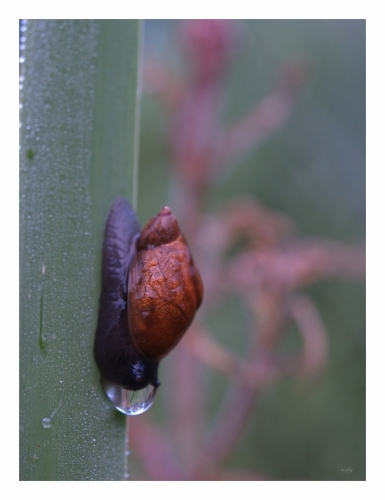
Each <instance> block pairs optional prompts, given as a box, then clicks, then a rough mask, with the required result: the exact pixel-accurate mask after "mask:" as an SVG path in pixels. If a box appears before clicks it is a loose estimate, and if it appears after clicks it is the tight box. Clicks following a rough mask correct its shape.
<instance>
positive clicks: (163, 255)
mask: <svg viewBox="0 0 385 500" xmlns="http://www.w3.org/2000/svg"><path fill="white" fill-rule="evenodd" d="M136 248H137V253H136V254H135V255H134V257H133V259H132V261H131V265H130V269H129V273H128V304H129V307H128V328H129V331H130V332H131V336H132V339H133V341H134V343H135V345H136V347H137V349H138V351H140V352H141V353H142V354H143V356H144V357H145V358H146V359H148V360H151V361H153V362H158V361H159V360H160V359H162V358H163V357H164V356H166V354H168V353H169V352H170V351H171V350H172V349H173V348H174V347H175V346H176V344H177V343H178V342H179V340H180V339H181V338H182V336H183V334H184V333H185V332H186V330H187V328H188V327H189V326H190V324H191V322H192V320H193V318H194V315H195V312H196V310H197V309H198V307H199V306H200V304H201V302H202V298H203V284H202V280H201V277H200V274H199V272H198V270H197V269H196V267H195V264H194V261H193V258H192V255H191V252H190V250H189V247H188V245H187V242H186V240H185V238H184V236H183V234H182V232H181V230H180V228H179V225H178V222H177V220H176V218H175V217H174V215H173V213H172V212H171V210H170V209H169V208H168V207H164V208H163V210H161V211H160V212H159V213H158V215H157V216H156V217H154V218H152V219H151V220H150V221H149V222H148V223H147V224H146V226H145V227H144V228H143V230H142V232H141V234H140V236H139V239H138V240H137V243H136Z"/></svg>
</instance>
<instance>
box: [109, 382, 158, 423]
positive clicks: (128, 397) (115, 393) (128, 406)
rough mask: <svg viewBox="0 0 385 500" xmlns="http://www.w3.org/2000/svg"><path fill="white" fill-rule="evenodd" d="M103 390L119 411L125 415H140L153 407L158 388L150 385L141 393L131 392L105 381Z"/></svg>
mask: <svg viewBox="0 0 385 500" xmlns="http://www.w3.org/2000/svg"><path fill="white" fill-rule="evenodd" d="M103 389H104V390H105V392H106V394H107V396H108V398H109V399H110V400H111V401H112V403H113V405H114V406H115V408H116V409H117V410H119V411H121V412H122V413H124V414H125V415H139V414H140V413H143V412H145V411H146V410H148V409H149V408H150V407H151V405H152V403H153V401H154V397H155V393H156V389H157V388H156V387H154V386H152V385H148V386H147V387H145V388H144V389H141V390H139V391H130V390H127V389H123V388H122V387H120V386H119V385H115V384H112V383H111V382H107V381H105V382H104V383H103Z"/></svg>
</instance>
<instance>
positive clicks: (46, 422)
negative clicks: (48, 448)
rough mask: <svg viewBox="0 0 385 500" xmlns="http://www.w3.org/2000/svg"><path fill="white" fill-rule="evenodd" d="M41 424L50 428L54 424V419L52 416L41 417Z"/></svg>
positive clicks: (45, 427)
mask: <svg viewBox="0 0 385 500" xmlns="http://www.w3.org/2000/svg"><path fill="white" fill-rule="evenodd" d="M41 425H42V426H43V427H44V429H49V428H50V427H51V425H52V419H51V417H44V418H42V419H41Z"/></svg>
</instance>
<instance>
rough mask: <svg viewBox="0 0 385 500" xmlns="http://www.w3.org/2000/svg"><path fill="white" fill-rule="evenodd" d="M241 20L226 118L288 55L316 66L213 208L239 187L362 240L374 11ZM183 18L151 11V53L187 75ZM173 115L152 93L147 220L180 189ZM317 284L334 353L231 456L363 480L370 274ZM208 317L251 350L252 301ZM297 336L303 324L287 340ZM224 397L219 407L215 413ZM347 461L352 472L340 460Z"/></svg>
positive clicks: (341, 236) (303, 226)
mask: <svg viewBox="0 0 385 500" xmlns="http://www.w3.org/2000/svg"><path fill="white" fill-rule="evenodd" d="M239 24H240V30H239V36H238V41H237V48H236V53H235V57H234V59H233V61H232V63H231V64H229V67H228V73H227V75H226V78H225V79H224V87H223V117H224V120H225V122H226V123H227V124H231V123H234V121H236V120H238V119H239V118H240V117H241V116H242V115H243V114H245V113H247V112H248V110H249V109H250V107H251V106H252V105H253V104H254V102H255V101H257V100H259V99H262V98H263V97H265V96H266V95H267V94H268V92H269V89H270V88H271V86H272V85H273V82H274V78H275V77H276V75H277V73H278V70H279V68H280V66H281V64H282V63H284V62H285V61H287V60H290V59H292V58H297V57H304V58H306V59H307V60H308V61H309V63H310V64H311V68H312V74H311V78H310V81H309V83H308V84H307V85H306V87H305V88H304V90H303V92H302V93H301V96H300V100H299V103H298V106H297V108H296V109H295V111H294V112H293V114H292V115H291V117H290V118H289V120H288V121H287V123H286V124H285V126H283V127H282V128H281V129H280V130H278V131H277V133H276V134H275V135H274V136H272V137H270V138H269V140H267V141H266V142H264V143H263V144H262V145H261V146H259V147H258V148H255V149H253V150H252V151H251V152H250V153H249V154H247V155H245V156H244V157H243V158H240V159H239V161H237V162H236V163H234V164H232V165H229V166H228V168H227V169H226V170H224V171H223V173H222V175H221V176H220V178H218V179H217V184H216V186H215V187H214V188H213V190H212V191H211V192H210V194H209V197H208V199H207V209H208V210H209V211H213V212H214V211H215V210H217V208H219V207H221V206H222V205H223V204H225V203H226V201H227V200H229V199H230V198H231V197H233V196H235V195H240V194H249V195H252V196H254V197H256V198H257V199H258V200H260V201H262V202H264V203H265V204H266V205H267V206H268V207H270V208H272V209H275V210H281V211H282V212H285V213H286V214H288V215H289V216H291V217H292V218H293V220H294V221H295V223H296V224H297V225H298V227H299V230H300V234H301V235H303V236H320V237H323V238H329V239H334V240H336V241H340V242H345V243H363V241H364V238H365V21H363V20H272V21H270V20H260V21H257V20H248V21H243V22H240V23H239ZM177 25H178V22H177V21H147V22H146V23H145V57H151V58H153V57H154V56H156V57H157V58H158V59H160V61H163V62H164V63H165V64H166V65H168V66H169V67H170V68H171V69H172V70H173V71H175V72H182V73H183V74H185V75H187V74H188V68H187V67H186V61H184V58H183V54H182V53H181V47H180V46H179V42H178V39H177V37H176V33H177ZM165 123H166V116H165V114H164V112H163V110H162V109H161V107H160V106H159V104H158V102H157V101H156V99H155V98H154V97H151V96H146V95H144V97H143V103H142V127H141V130H142V131H141V153H140V174H139V206H138V212H139V217H140V219H141V222H142V223H144V222H145V221H147V220H148V219H149V218H150V217H151V216H153V215H154V214H155V213H156V212H157V211H158V210H159V209H160V208H161V207H163V206H164V205H165V204H167V203H170V200H172V190H173V183H172V174H171V172H172V171H171V168H170V166H171V162H172V159H171V156H170V151H169V147H168V142H167V141H168V137H167V129H166V127H165ZM307 292H308V293H309V294H310V296H311V297H312V299H313V300H314V302H315V303H316V305H317V307H318V309H319V311H320V314H321V316H322V319H323V321H324V323H325V326H326V328H327V331H328V334H329V344H330V356H329V365H328V367H327V369H326V371H325V373H324V374H323V376H322V377H320V378H319V379H318V380H316V381H308V382H301V383H300V382H298V381H296V380H287V381H283V382H282V383H280V384H278V385H276V386H274V387H271V388H270V389H269V390H267V391H266V392H265V393H264V394H263V397H262V398H261V399H260V400H259V401H258V404H257V405H256V407H255V411H254V413H253V415H252V417H251V418H250V420H249V422H248V426H247V428H246V429H245V432H244V435H243V437H242V440H241V441H240V442H239V444H238V447H237V449H236V450H235V452H234V454H233V456H232V459H231V464H228V465H231V466H233V467H234V468H245V469H249V470H251V471H253V472H255V473H260V474H266V475H268V476H271V477H273V478H276V479H281V480H289V479H302V480H364V479H365V474H366V472H365V466H366V465H365V285H364V283H358V284H357V283H347V282H338V281H336V280H333V281H329V282H323V283H318V284H316V285H314V286H312V287H310V288H309V289H308V290H307ZM208 324H209V325H210V328H211V329H213V331H214V335H215V336H216V337H217V338H218V339H220V341H221V342H223V343H224V344H225V345H228V346H230V347H232V348H234V349H235V350H237V351H238V352H239V351H242V345H241V343H242V342H243V340H244V336H242V335H239V331H240V330H242V327H244V326H246V325H247V317H246V313H245V310H244V307H243V306H242V305H241V304H236V301H234V303H232V304H231V307H229V305H228V304H227V305H226V304H224V305H223V307H221V308H220V310H218V311H213V315H212V317H211V318H209V319H208ZM237 342H238V345H237ZM296 342H297V343H298V339H297V340H296V332H295V331H293V332H291V333H290V336H289V338H288V340H287V345H288V348H290V346H291V344H293V345H296ZM167 363H168V361H167V360H165V361H164V362H163V364H164V365H165V366H166V365H167ZM162 369H165V368H162ZM212 377H213V379H215V376H212ZM221 385H222V386H223V384H221V383H218V384H215V383H213V384H212V386H213V387H217V386H218V392H217V393H215V394H211V396H210V400H211V403H212V405H211V406H215V405H217V404H219V399H220V398H219V395H220V392H219V391H220V390H221V389H223V387H221ZM210 387H211V386H210ZM169 397H170V395H167V385H166V384H163V385H162V390H161V391H159V395H158V401H156V403H155V404H154V407H153V408H152V409H151V416H152V418H159V419H161V418H162V408H165V407H166V406H167V405H166V403H165V402H164V401H166V400H167V398H169ZM162 398H163V399H162ZM215 409H216V408H213V407H211V408H209V413H210V414H211V413H212V412H213V411H214V410H215ZM135 467H136V465H135V464H133V469H134V470H135ZM348 467H350V468H351V469H353V472H349V473H347V472H343V471H341V469H344V468H348Z"/></svg>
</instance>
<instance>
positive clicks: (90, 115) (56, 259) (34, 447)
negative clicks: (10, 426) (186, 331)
mask: <svg viewBox="0 0 385 500" xmlns="http://www.w3.org/2000/svg"><path fill="white" fill-rule="evenodd" d="M139 31H140V24H139V22H138V21H135V20H128V21H127V20H125V21H120V20H112V21H107V20H103V21H96V20H84V21H82V20H36V21H29V22H28V24H27V31H26V44H25V49H24V51H23V53H22V57H23V58H24V59H25V60H24V62H23V63H22V64H21V74H22V76H23V78H24V81H23V89H22V90H21V105H22V109H21V113H20V119H21V129H20V479H21V480H122V479H123V478H124V463H125V418H124V417H123V416H122V415H120V414H118V412H117V411H116V410H115V409H114V408H112V406H111V405H110V404H109V402H108V400H107V399H106V397H105V396H104V394H103V392H102V389H101V387H100V384H99V373H98V370H97V367H96V365H95V363H94V360H93V354H92V345H93V338H94V331H95V328H96V320H97V309H98V298H99V293H100V265H101V247H102V238H103V230H104V223H105V219H106V216H107V213H108V208H109V206H110V203H111V202H112V200H113V199H114V198H115V197H116V196H119V195H123V196H126V197H127V198H129V199H130V198H131V197H132V193H133V185H134V163H135V157H136V154H137V153H136V152H135V147H137V145H136V140H137V137H136V136H137V132H136V130H135V126H136V125H135V117H136V116H137V106H138V105H139V104H138V100H137V86H138V59H139V51H138V46H139V44H138V38H139Z"/></svg>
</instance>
